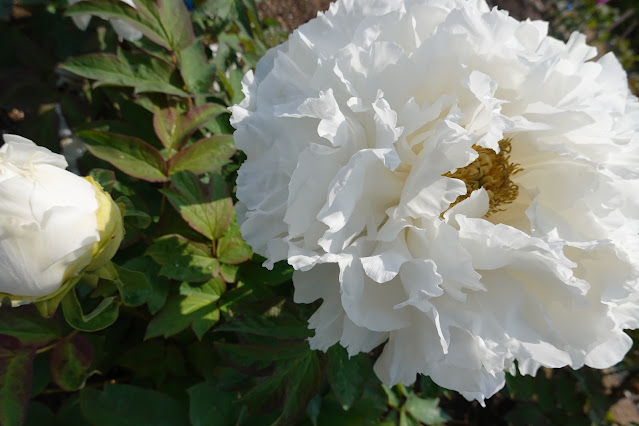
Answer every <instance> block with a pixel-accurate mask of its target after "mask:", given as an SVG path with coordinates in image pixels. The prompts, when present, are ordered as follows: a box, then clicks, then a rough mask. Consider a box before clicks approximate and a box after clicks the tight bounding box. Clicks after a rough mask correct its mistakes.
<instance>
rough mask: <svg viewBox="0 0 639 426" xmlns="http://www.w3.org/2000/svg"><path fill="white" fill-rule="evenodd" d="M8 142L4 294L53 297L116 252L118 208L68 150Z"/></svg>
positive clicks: (3, 160) (2, 204)
mask: <svg viewBox="0 0 639 426" xmlns="http://www.w3.org/2000/svg"><path fill="white" fill-rule="evenodd" d="M4 141H5V144H4V145H3V146H2V147H0V271H2V273H0V295H4V296H8V297H9V298H10V299H11V301H12V303H13V304H14V305H19V304H23V303H29V302H35V301H41V300H46V299H48V298H51V297H53V296H55V295H57V294H59V293H60V292H61V291H63V290H65V289H66V287H67V286H68V285H70V284H71V283H72V282H75V281H77V280H75V279H74V278H75V277H77V276H78V275H79V274H81V273H82V272H84V271H86V270H93V269H97V268H99V267H100V266H102V265H103V264H104V263H106V262H108V261H109V260H110V259H111V257H112V256H113V255H114V254H115V252H116V250H117V248H118V246H119V245H120V242H121V241H122V237H123V235H124V229H123V225H122V216H121V213H120V210H119V208H118V206H117V205H116V204H115V202H114V201H113V200H112V199H111V197H110V195H109V194H107V193H106V192H104V191H103V190H102V188H101V187H100V185H99V184H97V183H96V182H94V181H93V179H91V178H90V177H89V178H86V179H85V178H82V177H79V176H76V175H74V174H73V173H71V172H68V171H66V170H65V168H66V167H67V162H66V160H65V159H64V157H63V156H61V155H58V154H54V153H53V152H51V151H49V150H48V149H46V148H43V147H39V146H37V145H35V144H34V143H33V142H31V141H30V140H28V139H25V138H22V137H20V136H15V135H4Z"/></svg>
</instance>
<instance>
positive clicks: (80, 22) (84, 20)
mask: <svg viewBox="0 0 639 426" xmlns="http://www.w3.org/2000/svg"><path fill="white" fill-rule="evenodd" d="M81 1H82V0H67V2H68V4H69V6H71V5H74V4H76V3H78V2H81ZM120 1H121V2H123V3H126V4H128V5H129V6H131V7H133V8H135V3H134V2H133V0H120ZM98 16H99V15H98ZM100 18H102V19H107V18H106V17H104V16H100ZM71 19H73V23H74V24H75V26H76V27H78V29H80V30H82V31H85V30H86V29H87V27H88V26H89V22H91V15H78V16H72V17H71ZM109 22H110V23H111V26H112V27H113V30H114V31H115V32H116V33H117V35H119V36H120V37H122V38H123V39H125V40H129V41H136V40H139V39H141V38H142V33H141V32H140V31H138V30H137V29H135V28H134V27H133V26H132V25H131V24H129V23H127V22H124V21H122V20H121V19H109Z"/></svg>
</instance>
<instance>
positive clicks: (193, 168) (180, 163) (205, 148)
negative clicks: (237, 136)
mask: <svg viewBox="0 0 639 426" xmlns="http://www.w3.org/2000/svg"><path fill="white" fill-rule="evenodd" d="M233 154H235V142H234V141H233V136H231V135H216V136H211V137H210V138H206V139H201V140H199V141H197V142H195V143H194V144H192V145H189V146H188V147H186V148H184V149H182V150H181V151H180V152H179V153H178V154H177V155H175V156H174V157H173V158H171V160H170V161H169V174H174V173H178V172H181V171H183V170H188V171H190V172H193V173H195V174H198V175H199V174H202V173H206V172H210V171H213V170H216V169H218V168H220V167H222V166H223V165H225V164H227V163H228V162H229V159H230V158H231V157H232V156H233Z"/></svg>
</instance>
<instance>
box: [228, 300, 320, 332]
mask: <svg viewBox="0 0 639 426" xmlns="http://www.w3.org/2000/svg"><path fill="white" fill-rule="evenodd" d="M307 321H308V316H307V315H305V314H304V313H303V311H300V310H299V305H296V304H294V303H293V302H292V301H290V299H280V298H274V299H266V300H264V299H262V300H260V301H259V302H257V303H251V304H246V303H245V304H244V306H242V307H238V308H237V309H234V315H233V317H232V318H231V319H229V320H228V321H227V322H225V323H224V324H222V325H220V326H219V327H218V330H220V331H235V332H238V333H245V334H252V335H256V336H266V337H273V338H276V339H306V338H308V337H310V336H312V335H313V332H312V331H310V330H309V329H308V322H307Z"/></svg>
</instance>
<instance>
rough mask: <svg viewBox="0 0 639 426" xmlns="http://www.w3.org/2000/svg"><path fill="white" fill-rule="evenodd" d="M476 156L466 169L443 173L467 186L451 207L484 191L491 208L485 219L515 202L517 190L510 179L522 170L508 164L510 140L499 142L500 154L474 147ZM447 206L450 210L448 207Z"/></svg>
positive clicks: (488, 149) (517, 165)
mask: <svg viewBox="0 0 639 426" xmlns="http://www.w3.org/2000/svg"><path fill="white" fill-rule="evenodd" d="M473 149H474V150H475V151H477V153H478V154H479V157H477V159H476V160H475V161H473V162H472V163H470V164H469V165H467V166H466V167H463V168H461V169H457V170H455V172H454V173H450V172H449V173H446V174H444V176H446V177H450V178H455V179H460V180H462V181H464V183H465V184H466V194H464V195H460V196H459V197H457V199H456V200H455V202H453V203H452V204H451V205H450V207H453V206H454V205H455V204H457V203H459V202H461V201H463V200H465V199H466V198H468V197H470V194H471V193H472V192H473V191H476V190H478V189H479V188H484V189H485V190H486V192H487V193H488V197H489V199H490V206H489V209H488V213H486V216H490V215H491V214H493V213H496V212H500V211H503V210H504V209H503V208H502V209H500V208H499V206H500V205H503V204H509V203H512V202H513V201H515V199H516V198H517V195H518V194H519V188H518V187H517V185H515V183H514V182H513V181H512V180H510V177H511V176H513V175H514V174H516V173H519V172H520V171H522V170H523V169H522V168H521V167H519V164H516V163H511V162H510V155H509V154H510V150H511V146H510V139H502V140H500V141H499V154H497V153H495V151H493V150H492V149H490V148H482V147H480V146H477V145H473ZM450 207H449V208H450Z"/></svg>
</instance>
